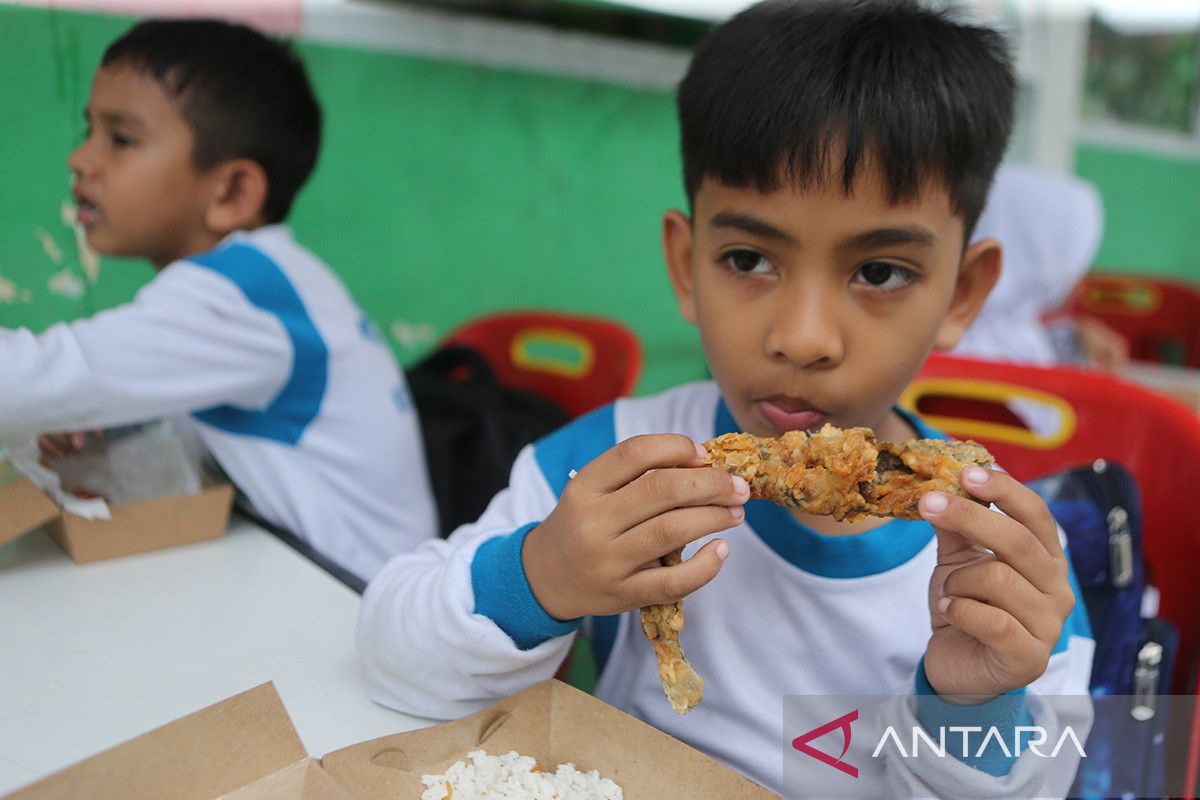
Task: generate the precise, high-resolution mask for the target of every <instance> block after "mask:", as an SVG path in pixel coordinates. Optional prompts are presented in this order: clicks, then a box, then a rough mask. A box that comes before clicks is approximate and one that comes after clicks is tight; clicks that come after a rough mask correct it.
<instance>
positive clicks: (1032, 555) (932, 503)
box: [920, 492, 1067, 593]
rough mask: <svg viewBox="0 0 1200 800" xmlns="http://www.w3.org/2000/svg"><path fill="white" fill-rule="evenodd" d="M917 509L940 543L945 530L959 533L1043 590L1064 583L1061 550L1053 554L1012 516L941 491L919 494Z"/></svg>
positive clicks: (1052, 589) (1048, 589) (1065, 564)
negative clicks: (931, 524) (922, 495)
mask: <svg viewBox="0 0 1200 800" xmlns="http://www.w3.org/2000/svg"><path fill="white" fill-rule="evenodd" d="M934 495H936V496H937V497H934ZM938 498H941V499H944V500H945V501H946V503H945V507H944V508H941V507H939V506H938V504H937V502H936V500H937V499H938ZM920 509H921V515H922V516H923V517H924V518H925V519H927V520H929V521H930V522H931V523H933V526H934V529H935V530H936V531H937V532H938V536H939V545H940V540H941V539H942V538H944V537H945V534H946V532H950V533H954V534H959V535H961V536H962V537H964V538H966V539H967V540H968V541H970V542H972V543H973V544H976V545H979V546H981V547H984V548H987V549H988V550H991V551H992V552H993V553H995V554H996V557H997V558H999V559H1000V560H1001V561H1004V562H1005V563H1007V564H1009V565H1010V566H1012V568H1013V569H1015V570H1016V571H1017V572H1019V573H1020V574H1021V575H1023V576H1025V578H1026V579H1027V580H1028V581H1029V582H1030V583H1032V584H1033V585H1034V586H1035V587H1037V588H1038V589H1039V590H1040V591H1042V592H1046V593H1050V592H1054V591H1056V590H1058V589H1059V588H1060V587H1061V586H1062V585H1064V581H1065V580H1066V575H1067V572H1066V570H1067V562H1066V558H1065V557H1064V556H1063V554H1062V549H1061V548H1058V547H1056V551H1057V552H1054V553H1052V552H1050V551H1047V549H1046V547H1045V545H1044V544H1043V543H1042V541H1041V539H1040V537H1038V536H1036V535H1035V534H1034V533H1033V532H1031V531H1030V530H1029V529H1027V528H1026V527H1025V526H1024V525H1022V524H1021V523H1020V522H1018V521H1017V520H1015V519H1013V518H1012V517H1008V516H1005V515H1004V514H1000V513H997V512H995V511H992V510H991V509H990V508H987V507H985V506H981V505H979V504H978V503H976V502H974V501H972V500H968V499H966V498H965V497H955V496H953V495H946V494H942V493H941V492H931V493H930V494H927V495H925V496H924V497H922V498H921V501H920ZM1055 542H1056V543H1057V539H1055Z"/></svg>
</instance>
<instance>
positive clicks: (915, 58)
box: [677, 0, 1015, 229]
mask: <svg viewBox="0 0 1200 800" xmlns="http://www.w3.org/2000/svg"><path fill="white" fill-rule="evenodd" d="M1014 93H1015V81H1014V79H1013V75H1012V71H1011V66H1010V61H1009V56H1008V51H1007V45H1006V44H1005V42H1004V39H1003V37H1001V36H1000V34H998V33H997V32H995V31H992V30H989V29H986V28H977V27H973V26H970V25H963V24H959V23H956V22H954V21H952V20H951V19H949V18H948V17H947V16H945V15H944V14H942V13H940V12H936V11H931V10H928V9H925V8H922V7H921V6H920V5H919V4H917V3H915V2H908V1H907V0H890V1H888V0H871V1H868V2H857V3H848V4H844V3H829V2H815V1H814V0H768V2H765V3H760V4H759V5H757V6H752V7H751V8H750V9H748V10H746V11H744V12H742V13H741V14H739V15H738V16H736V17H734V18H733V19H732V20H730V21H729V22H727V23H726V24H725V25H723V26H721V27H719V28H717V29H716V30H715V31H714V32H713V33H712V34H711V35H710V37H709V38H708V39H706V40H705V41H704V42H702V43H701V44H700V46H699V47H698V48H697V50H696V53H695V56H694V57H693V59H692V63H691V65H690V66H689V68H688V73H687V75H686V76H685V77H684V79H683V81H682V83H681V84H680V86H679V93H678V98H677V99H678V112H679V122H680V132H681V144H682V152H683V162H684V182H685V187H686V189H687V192H688V197H689V199H692V198H694V197H695V193H696V191H697V189H698V188H699V185H700V182H701V180H702V179H703V178H705V177H711V178H714V179H716V180H718V181H720V182H721V183H724V184H726V185H729V186H754V187H755V188H757V189H758V190H760V191H764V192H765V191H771V190H775V189H778V188H779V187H780V185H781V183H782V181H784V180H787V181H790V182H792V183H793V185H797V186H800V187H812V186H814V185H816V184H825V183H828V182H830V180H840V181H841V183H842V186H843V187H844V189H845V190H847V191H848V190H849V189H850V187H851V186H852V185H853V183H854V181H855V179H856V177H857V176H858V173H859V172H860V171H861V170H863V169H872V170H874V169H876V168H877V169H878V172H879V174H880V175H881V177H882V179H883V180H884V181H885V182H886V186H887V192H888V195H889V197H890V198H891V200H892V201H893V202H899V201H902V200H905V199H910V198H913V197H916V196H917V195H918V194H919V193H920V191H921V190H922V188H923V186H925V185H928V183H929V182H930V181H935V182H940V183H941V184H943V185H944V186H945V187H946V188H947V190H948V191H949V194H950V199H951V203H952V205H953V207H954V209H955V211H956V212H957V213H958V214H960V215H962V217H963V219H964V221H965V222H966V225H967V228H968V229H970V228H971V227H973V226H974V223H975V219H976V218H977V217H978V214H979V212H980V210H981V209H982V208H983V203H984V200H985V199H986V196H987V191H988V187H989V186H990V184H991V179H992V175H993V173H994V171H995V168H996V165H997V164H998V163H999V161H1000V158H1001V156H1002V155H1003V153H1004V149H1005V145H1006V143H1007V140H1008V135H1009V132H1010V130H1011V128H1012V105H1013V103H1012V101H1013V95H1014Z"/></svg>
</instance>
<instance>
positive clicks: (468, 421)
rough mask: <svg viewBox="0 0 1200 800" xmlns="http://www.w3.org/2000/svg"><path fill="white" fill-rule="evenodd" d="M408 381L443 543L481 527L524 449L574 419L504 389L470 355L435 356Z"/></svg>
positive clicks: (464, 351)
mask: <svg viewBox="0 0 1200 800" xmlns="http://www.w3.org/2000/svg"><path fill="white" fill-rule="evenodd" d="M406 377H407V380H408V387H409V391H410V392H411V393H412V398H413V404H414V405H415V406H416V409H417V416H418V417H419V419H420V422H421V434H422V438H423V439H424V441H425V461H426V463H427V464H428V467H429V478H430V481H431V483H432V484H433V494H434V499H435V500H436V502H437V511H438V521H439V533H440V535H441V536H443V537H445V536H449V535H450V533H451V532H452V531H453V530H454V529H455V528H457V527H458V526H460V525H462V524H464V523H467V522H474V521H475V520H477V519H478V518H479V516H480V514H482V513H483V510H484V509H485V508H487V504H488V503H489V502H490V501H491V499H492V497H494V496H495V495H496V494H497V493H498V492H499V491H500V490H501V489H503V488H504V487H505V486H507V485H508V474H509V470H510V469H511V468H512V464H513V461H515V460H516V458H517V454H518V453H520V452H521V448H522V447H524V446H525V445H527V444H529V443H530V442H533V441H535V440H537V439H539V438H541V437H542V436H544V435H546V434H547V433H550V432H551V431H553V430H555V429H557V428H559V427H561V426H562V425H563V424H565V423H566V422H567V421H568V420H569V419H570V417H569V416H568V415H567V412H565V411H563V410H562V409H561V408H560V407H559V406H558V405H556V404H555V403H553V402H551V401H550V400H548V399H546V398H544V397H541V396H540V395H535V394H530V393H529V392H524V391H521V390H519V389H514V388H511V387H508V386H503V385H501V384H500V383H499V382H498V381H497V380H496V376H495V373H494V372H493V371H492V368H491V366H490V365H489V364H488V362H487V359H485V358H484V357H483V355H482V354H480V353H479V352H478V351H476V350H474V349H472V348H470V347H464V346H460V345H452V346H447V347H443V348H441V349H439V350H436V351H434V352H433V353H432V354H430V355H429V356H428V357H426V358H425V359H424V360H423V361H421V362H419V363H418V364H416V365H415V366H414V367H413V368H412V369H410V370H409V371H408V372H407V373H406Z"/></svg>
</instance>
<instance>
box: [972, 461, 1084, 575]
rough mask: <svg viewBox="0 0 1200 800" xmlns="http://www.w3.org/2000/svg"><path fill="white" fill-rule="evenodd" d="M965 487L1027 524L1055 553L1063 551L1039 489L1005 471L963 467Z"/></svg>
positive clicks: (1053, 553) (1043, 543) (1052, 552)
mask: <svg viewBox="0 0 1200 800" xmlns="http://www.w3.org/2000/svg"><path fill="white" fill-rule="evenodd" d="M959 481H960V483H961V484H962V487H963V488H964V489H966V490H967V491H968V492H970V493H971V494H972V495H974V496H975V497H978V498H979V499H980V500H984V501H987V502H988V503H995V505H996V508H999V509H1000V510H1001V511H1003V512H1004V513H1005V514H1007V515H1008V516H1010V517H1012V518H1013V519H1015V520H1016V521H1017V522H1019V523H1021V524H1022V525H1024V526H1025V527H1026V528H1028V529H1029V530H1030V531H1032V532H1033V534H1034V536H1036V537H1037V538H1038V541H1040V542H1041V543H1042V545H1043V546H1044V547H1045V548H1046V552H1048V553H1050V554H1052V555H1061V554H1062V545H1061V543H1060V542H1059V541H1058V526H1057V525H1056V524H1055V522H1054V517H1053V516H1052V515H1051V514H1050V509H1048V508H1047V507H1046V501H1044V500H1043V499H1042V498H1041V497H1039V496H1038V494H1037V492H1035V491H1033V490H1032V489H1030V488H1029V487H1028V486H1026V485H1025V484H1023V483H1021V482H1020V481H1018V480H1017V479H1016V478H1014V477H1013V476H1011V475H1009V474H1008V473H1006V472H999V471H997V470H990V469H983V468H982V467H964V468H963V471H962V472H961V473H960V474H959Z"/></svg>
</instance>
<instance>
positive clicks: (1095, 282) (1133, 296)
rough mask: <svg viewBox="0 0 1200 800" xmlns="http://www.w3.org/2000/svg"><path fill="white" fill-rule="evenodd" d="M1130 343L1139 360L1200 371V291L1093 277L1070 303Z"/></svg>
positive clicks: (1134, 278) (1132, 278) (1158, 281)
mask: <svg viewBox="0 0 1200 800" xmlns="http://www.w3.org/2000/svg"><path fill="white" fill-rule="evenodd" d="M1067 308H1068V309H1069V310H1071V311H1076V312H1082V313H1084V314H1090V315H1091V316H1094V317H1098V318H1100V319H1101V320H1103V321H1104V322H1105V323H1106V324H1107V325H1109V326H1110V327H1111V328H1113V330H1115V331H1116V332H1117V333H1119V334H1121V335H1122V336H1124V337H1125V338H1126V339H1128V340H1129V352H1130V355H1131V356H1132V357H1133V358H1134V359H1136V360H1138V361H1159V362H1164V363H1170V364H1186V365H1187V366H1191V367H1200V288H1198V287H1196V286H1191V285H1189V284H1185V283H1179V282H1177V281H1172V280H1167V279H1163V278H1149V277H1145V276H1141V275H1117V274H1092V275H1088V276H1087V277H1085V278H1084V279H1083V280H1081V281H1080V282H1079V284H1078V285H1077V286H1076V287H1075V289H1074V291H1073V292H1072V294H1071V297H1070V299H1069V300H1068V301H1067Z"/></svg>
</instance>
